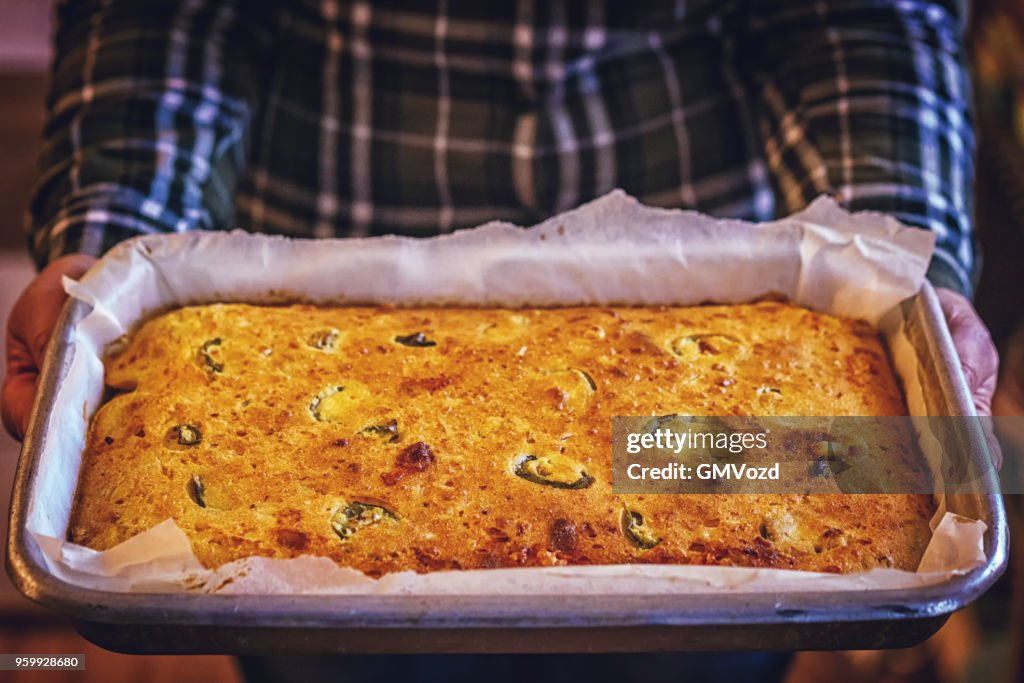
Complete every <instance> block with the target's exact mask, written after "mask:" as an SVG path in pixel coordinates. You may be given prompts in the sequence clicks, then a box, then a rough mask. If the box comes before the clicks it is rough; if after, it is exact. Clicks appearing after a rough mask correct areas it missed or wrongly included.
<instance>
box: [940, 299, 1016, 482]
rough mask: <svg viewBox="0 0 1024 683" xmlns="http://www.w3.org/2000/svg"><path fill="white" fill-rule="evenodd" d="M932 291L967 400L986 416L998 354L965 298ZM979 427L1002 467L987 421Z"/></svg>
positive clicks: (996, 463)
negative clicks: (968, 393) (968, 392)
mask: <svg viewBox="0 0 1024 683" xmlns="http://www.w3.org/2000/svg"><path fill="white" fill-rule="evenodd" d="M935 291H936V293H937V294H938V295H939V303H940V304H942V312H943V313H944V314H945V316H946V323H947V324H948V325H949V332H950V335H952V337H953V346H954V347H955V348H956V352H957V355H958V356H960V365H962V366H963V369H964V376H965V377H966V378H967V387H968V388H969V389H970V390H971V398H973V399H974V407H975V408H976V409H977V411H978V414H979V415H982V416H990V415H992V396H993V394H994V393H995V390H996V382H997V381H998V379H999V353H998V352H997V351H996V345H995V344H994V343H993V342H992V335H991V334H989V331H988V328H987V327H985V323H983V322H982V321H981V318H980V317H978V313H977V311H975V310H974V306H972V305H971V302H970V301H968V300H967V299H966V298H965V297H963V296H962V295H960V294H957V293H956V292H954V291H953V290H951V289H944V288H942V287H938V288H936V290H935ZM983 426H984V428H985V432H986V434H985V435H986V437H987V438H988V442H989V451H990V452H991V453H992V458H993V461H994V463H995V466H996V468H999V467H1000V466H1001V465H1002V464H1003V456H1002V451H1001V450H1000V448H999V442H998V441H997V440H996V438H995V435H994V433H993V432H992V424H991V421H989V420H984V421H983Z"/></svg>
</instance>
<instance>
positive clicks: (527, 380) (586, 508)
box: [68, 302, 934, 576]
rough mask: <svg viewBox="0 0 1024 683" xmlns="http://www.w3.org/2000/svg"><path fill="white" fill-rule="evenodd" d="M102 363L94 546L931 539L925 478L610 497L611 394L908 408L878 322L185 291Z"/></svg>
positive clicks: (375, 564) (330, 550)
mask: <svg viewBox="0 0 1024 683" xmlns="http://www.w3.org/2000/svg"><path fill="white" fill-rule="evenodd" d="M106 381H107V384H108V385H109V386H110V387H111V388H112V389H113V390H114V392H113V393H114V396H113V397H112V398H111V399H110V400H109V401H107V402H106V403H105V404H104V405H103V406H102V407H101V409H100V410H99V411H98V412H97V414H96V416H95V418H94V419H93V422H92V424H91V427H90V430H89V434H88V442H87V447H86V450H85V453H84V456H83V463H82V469H81V475H80V480H79V489H78V494H77V497H76V503H75V506H74V510H73V513H72V518H71V523H70V526H69V532H68V533H69V537H70V540H72V541H74V542H76V543H80V544H83V545H86V546H88V547H91V548H95V549H98V550H103V549H106V548H110V547H111V546H113V545H116V544H117V543H119V542H122V541H124V540H126V539H128V538H129V537H131V536H133V535H135V534H138V533H140V532H142V531H144V530H146V529H149V528H150V527H152V526H154V525H156V524H158V523H160V522H161V521H163V520H165V519H167V518H173V519H174V520H175V521H176V522H177V524H178V525H179V526H180V527H181V528H182V529H183V530H184V531H185V532H186V533H187V534H188V536H189V538H190V539H191V541H192V544H193V548H194V551H195V554H196V555H197V556H198V558H199V560H200V561H201V562H202V563H203V564H204V565H207V566H209V567H214V566H218V565H220V564H223V563H225V562H229V561H231V560H236V559H239V558H242V557H246V556H249V555H263V556H269V557H278V558H284V557H295V556H299V555H303V554H313V555H323V556H327V557H330V558H332V559H333V560H335V561H336V562H338V563H339V564H341V565H344V566H348V567H354V568H357V569H359V570H361V571H363V572H365V573H367V574H369V575H371V576H379V575H382V574H384V573H387V572H395V571H401V570H415V571H419V572H426V571H433V570H440V569H471V568H487V567H512V566H539V565H557V564H613V563H689V564H728V565H744V566H759V567H777V568H792V569H805V570H816V571H829V572H850V571H858V570H864V569H870V568H874V567H898V568H903V569H914V568H916V565H917V562H918V560H919V559H920V557H921V554H922V552H923V549H924V547H925V545H926V543H927V541H928V539H929V537H930V532H929V528H928V520H929V518H930V517H931V515H932V512H933V509H934V508H933V503H932V499H931V497H930V496H912V495H790V496H783V495H640V494H637V495H615V494H613V493H612V489H611V486H612V483H611V457H610V442H611V434H610V424H611V418H612V416H615V415H671V414H684V415H685V414H691V415H902V414H905V410H906V408H905V404H904V401H903V398H902V395H901V391H900V388H899V387H898V385H897V383H896V381H895V378H894V376H893V372H892V369H891V367H890V364H889V360H888V357H887V354H886V350H885V348H884V346H883V343H882V341H881V339H880V338H879V336H878V334H877V333H876V331H875V330H874V329H873V328H871V326H869V325H867V324H865V323H863V322H860V321H855V320H845V319H841V318H838V317H833V316H829V315H823V314H820V313H815V312H812V311H809V310H806V309H802V308H799V307H796V306H793V305H789V304H785V303H780V302H761V303H755V304H749V305H734V306H701V307H692V308H628V307H621V308H596V307H595V308H562V309H523V310H505V309H459V308H431V309H399V308H388V307H385V308H371V307H351V308H329V307H314V306H303V305H295V306H283V307H273V306H253V305H242V304H217V305H206V306H195V307H188V308H182V309H179V310H175V311H172V312H169V313H166V314H164V315H161V316H159V317H156V318H154V319H152V320H150V321H148V322H146V323H145V324H143V325H142V326H141V327H140V328H139V329H138V330H137V331H135V332H134V333H133V334H132V335H130V336H129V337H128V338H127V339H125V340H123V343H120V344H118V345H117V348H114V349H111V352H110V354H109V355H108V357H107V359H106ZM634 513H636V514H638V515H640V517H639V518H635V517H634V516H633V515H634ZM630 520H633V521H635V522H637V523H642V525H643V533H632V532H631V530H630V529H629V528H627V527H629V526H630ZM632 531H637V530H636V529H633V530H632Z"/></svg>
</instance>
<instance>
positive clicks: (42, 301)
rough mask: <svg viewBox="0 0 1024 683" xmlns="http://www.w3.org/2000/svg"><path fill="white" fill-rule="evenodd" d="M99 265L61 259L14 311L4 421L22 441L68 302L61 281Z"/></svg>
mask: <svg viewBox="0 0 1024 683" xmlns="http://www.w3.org/2000/svg"><path fill="white" fill-rule="evenodd" d="M95 262H96V259H95V258H93V257H92V256H86V255H84V254H70V255H68V256H63V257H61V258H59V259H57V260H56V261H54V262H53V263H51V264H50V265H48V266H47V267H46V268H44V269H43V271H42V272H40V273H39V275H37V276H36V278H35V279H34V280H33V281H32V282H31V283H30V284H29V286H28V287H26V288H25V291H24V292H22V293H21V296H20V297H19V298H18V301H17V302H15V304H14V308H12V309H11V315H10V317H9V318H8V319H7V375H6V376H5V377H4V387H3V420H4V428H5V429H6V430H7V431H8V432H9V433H10V434H11V436H13V437H14V438H15V439H18V440H19V441H20V440H21V439H22V438H24V436H25V432H26V431H27V430H28V416H29V413H30V412H31V411H32V401H33V399H34V398H35V395H36V383H37V382H38V380H39V369H40V367H41V366H42V364H43V355H44V354H45V352H46V345H47V344H48V343H49V341H50V336H51V335H52V333H53V328H54V326H55V325H56V324H57V317H58V316H59V315H60V310H61V307H62V306H63V305H64V300H65V299H66V298H67V294H65V293H64V287H63V286H62V285H61V278H62V277H63V276H65V275H67V276H68V277H72V278H78V277H81V276H82V275H83V274H84V273H85V271H87V270H89V268H90V267H91V266H92V264H93V263H95Z"/></svg>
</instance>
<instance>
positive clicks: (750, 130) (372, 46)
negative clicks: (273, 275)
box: [29, 0, 976, 293]
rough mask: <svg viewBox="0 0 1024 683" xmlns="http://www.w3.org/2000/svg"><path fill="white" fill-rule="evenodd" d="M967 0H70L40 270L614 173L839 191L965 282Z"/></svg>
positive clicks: (530, 196) (742, 203) (403, 223)
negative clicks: (934, 245) (924, 243)
mask: <svg viewBox="0 0 1024 683" xmlns="http://www.w3.org/2000/svg"><path fill="white" fill-rule="evenodd" d="M962 22H963V18H962V16H961V13H960V11H959V10H958V8H957V6H956V3H948V4H944V3H941V2H924V1H920V0H902V1H894V2H889V1H882V0H828V1H827V2H825V1H824V0H822V1H819V2H811V1H806V0H788V1H786V0H772V1H767V0H765V1H762V0H732V1H728V2H708V1H707V0H690V1H687V2H683V1H678V2H667V3H645V2H613V1H611V0H606V1H604V2H597V1H594V2H585V1H580V2H574V1H570V0H552V1H550V2H543V1H540V0H519V1H517V2H470V1H463V0H437V1H436V2H423V1H421V2H372V3H371V2H342V0H320V1H316V0H293V1H292V2H283V1H282V2H265V1H261V0H244V1H243V0H235V1H227V0H223V1H219V2H214V1H212V0H147V2H133V1H131V0H90V1H86V0H80V1H79V0H70V1H65V2H62V3H60V5H59V7H58V30H57V35H56V60H55V64H54V68H53V86H52V92H51V95H50V99H49V118H48V122H47V125H46V131H45V137H46V140H45V148H44V152H43V156H42V175H41V178H40V182H39V185H38V188H37V192H36V194H35V196H34V200H33V202H32V205H31V210H30V216H29V224H30V226H29V227H30V231H31V237H30V239H31V245H32V249H33V252H34V254H35V256H36V258H37V260H38V262H39V263H40V264H44V263H46V262H47V261H49V260H51V259H53V258H55V257H57V256H59V255H61V254H65V253H69V252H88V253H92V254H99V253H101V252H103V251H105V250H106V249H108V248H109V247H111V246H112V245H113V244H115V243H117V242H118V241H120V240H123V239H125V238H127V237H130V236H134V235H138V234H141V233H152V232H169V231H181V230H191V229H197V228H202V229H224V228H229V227H233V226H241V227H243V228H246V229H248V230H252V231H258V232H270V233H280V234H286V235H293V236H305V237H327V236H356V235H378V234H385V233H397V234H404V235H434V234H438V233H443V232H447V231H450V230H455V229H458V228H461V227H466V226H472V225H476V224H478V223H481V222H484V221H487V220H490V219H506V220H510V221H515V222H517V223H521V224H530V223H534V222H536V221H539V220H541V219H543V218H545V217H547V216H549V215H551V214H553V213H556V212H558V211H562V210H565V209H569V208H571V207H573V206H576V205H578V204H580V203H581V202H584V201H586V200H589V199H592V198H594V197H596V196H599V195H601V194H603V193H605V192H607V191H608V190H611V189H612V188H615V187H621V188H624V189H625V190H626V191H628V192H629V193H631V194H633V195H635V196H636V197H638V198H640V199H641V200H642V201H643V202H645V203H647V204H652V205H658V206H671V207H683V208H691V209H697V210H699V211H704V212H707V213H710V214H713V215H716V216H731V217H738V218H744V219H749V220H765V219H770V218H773V217H776V216H778V215H783V214H786V213H789V212H792V211H795V210H797V209H800V208H802V207H803V206H804V205H805V204H806V203H807V202H808V201H809V200H810V199H812V198H813V197H815V196H817V195H819V194H821V193H832V194H834V195H835V196H837V197H839V198H840V199H841V201H842V202H843V203H844V204H845V205H847V206H849V207H851V208H853V209H874V210H879V211H884V212H887V213H890V214H892V215H894V216H896V217H897V218H899V219H901V220H903V221H904V222H907V223H910V224H915V225H919V226H922V227H925V228H928V229H930V230H933V231H934V232H935V233H936V234H937V235H938V241H939V251H938V254H937V256H936V258H935V261H934V263H933V264H932V269H931V271H930V275H931V277H932V279H933V281H935V282H937V283H939V284H942V285H945V286H949V287H952V288H955V289H958V290H960V291H964V292H967V293H970V292H971V280H972V277H973V275H974V274H975V272H976V259H975V255H974V245H973V240H972V235H971V211H972V207H971V183H972V178H973V166H972V154H973V149H974V139H973V135H972V129H971V123H970V112H969V105H968V103H969V100H970V94H969V83H968V79H967V76H966V73H965V68H964V54H963V46H962V40H961V32H962V29H963V25H962Z"/></svg>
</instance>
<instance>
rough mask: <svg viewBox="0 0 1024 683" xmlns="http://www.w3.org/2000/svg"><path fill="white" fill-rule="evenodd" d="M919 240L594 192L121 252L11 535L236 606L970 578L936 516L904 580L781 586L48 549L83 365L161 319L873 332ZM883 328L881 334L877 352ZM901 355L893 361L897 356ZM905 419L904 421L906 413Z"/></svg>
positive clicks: (694, 572) (894, 574) (830, 217)
mask: <svg viewBox="0 0 1024 683" xmlns="http://www.w3.org/2000/svg"><path fill="white" fill-rule="evenodd" d="M933 248H934V236H933V235H932V234H931V233H929V232H926V231H923V230H917V229H912V228H907V227H905V226H902V225H901V224H899V223H898V222H897V221H895V220H893V219H892V218H889V217H886V216H884V215H881V214H873V213H858V214H849V213H847V212H845V211H843V210H842V209H840V208H839V207H838V206H837V205H836V204H835V202H833V201H832V200H830V199H828V198H824V197H823V198H819V199H818V200H816V201H815V202H813V203H812V204H811V205H810V206H809V207H808V208H807V209H806V210H804V211H802V212H800V213H798V214H795V215H793V216H790V217H789V218H785V219H782V220H779V221H775V222H771V223H764V224H757V225H755V224H751V223H746V222H743V221H736V220H718V219H714V218H710V217H708V216H704V215H701V214H698V213H695V212H683V211H674V210H664V209H654V208H650V207H645V206H642V205H641V204H640V203H639V202H637V201H636V200H635V199H633V198H631V197H629V196H628V195H626V194H625V193H623V192H621V191H615V192H612V193H610V194H608V195H606V196H604V197H602V198H600V199H598V200H595V201H593V202H591V203H590V204H587V205H585V206H582V207H580V208H578V209H575V210H573V211H570V212H567V213H565V214H562V215H560V216H556V217H555V218H552V219H550V220H548V221H545V222H544V223H542V224H540V225H537V226H535V227H533V228H528V229H522V228H519V227H516V226H512V225H510V224H507V223H491V224H487V225H484V226H481V227H479V228H475V229H473V230H465V231H460V232H458V233H455V234H452V235H444V236H441V237H436V238H430V239H419V240H417V239H411V238H402V237H379V238H367V239H347V240H318V241H315V242H314V241H308V240H290V239H287V238H282V237H271V236H265V235H250V234H247V233H243V232H240V231H234V232H231V233H201V232H194V233H186V234H181V235H173V236H147V237H142V238H138V239H135V240H131V241H129V242H125V243H123V244H121V245H119V246H118V247H116V248H115V249H114V250H112V251H111V252H110V253H109V254H108V255H107V256H106V257H104V258H103V260H102V261H101V263H100V265H99V267H97V268H95V269H94V270H92V271H91V272H90V273H89V274H88V275H86V276H85V277H84V278H83V279H82V280H81V281H80V282H73V281H70V280H68V281H66V282H65V287H66V289H67V291H68V292H69V293H70V294H71V296H73V297H75V298H77V299H80V300H82V301H85V302H87V303H89V304H91V305H92V307H93V310H92V312H91V313H90V314H89V315H87V316H86V317H85V318H84V319H83V320H82V321H81V322H80V323H79V325H78V326H77V329H76V330H75V333H74V337H73V344H74V359H73V361H72V364H71V367H70V368H69V370H68V374H67V377H66V379H65V381H64V382H63V384H62V385H61V386H60V388H59V389H58V391H57V395H56V397H55V400H54V404H53V407H52V411H51V413H50V418H49V424H48V425H47V432H46V436H45V438H44V440H43V448H42V452H41V455H40V464H39V477H38V479H37V491H36V494H35V496H34V497H33V499H32V501H31V503H30V506H29V514H28V529H29V531H30V533H31V534H32V535H33V537H34V538H35V540H36V541H37V542H38V543H39V545H40V547H41V548H42V550H43V553H44V556H45V559H46V562H47V565H48V567H49V569H50V571H52V572H53V573H54V574H55V575H57V576H58V577H59V578H61V579H64V580H66V581H69V582H71V583H74V584H77V585H80V586H84V587H89V588H95V589H103V590H112V591H127V592H180V591H186V590H188V591H205V592H219V593H248V594H280V593H287V594H415V595H471V594H483V595H495V594H522V593H530V594H533V595H537V594H552V595H554V594H652V593H663V592H672V593H678V592H751V591H759V592H761V591H787V590H798V591H807V590H824V589H828V590H865V589H871V588H908V587H912V586H918V585H925V584H931V583H938V582H941V581H943V580H946V579H947V578H949V576H950V575H952V574H959V573H964V572H966V571H969V570H970V569H972V568H974V567H976V566H978V565H980V564H982V563H984V561H985V555H984V551H983V545H982V542H983V534H984V532H985V530H986V525H985V524H984V523H983V522H981V521H977V520H967V519H965V518H963V517H959V516H957V515H953V514H951V513H946V512H944V511H943V509H942V506H940V511H939V512H938V513H936V516H935V518H934V519H933V520H932V527H933V530H934V531H933V536H932V539H931V542H930V543H929V546H928V548H927V550H926V552H925V555H924V557H923V559H922V561H921V565H920V567H919V570H918V571H917V572H907V571H899V570H892V569H878V570H873V571H869V572H864V573H860V574H853V575H845V576H839V575H834V574H819V573H813V572H796V571H788V570H771V569H768V570H766V569H751V568H736V567H704V566H650V565H609V566H586V567H547V568H521V569H490V570H473V571H455V572H436V573H432V574H415V573H413V572H403V573H399V574H392V575H387V576H385V577H383V578H381V579H371V578H368V577H366V576H365V575H363V574H361V573H360V572H357V571H355V570H352V569H347V568H342V567H339V566H337V565H335V564H334V563H333V562H332V561H331V560H329V559H326V558H322V557H308V556H307V557H301V558H297V559H292V560H272V559H267V558H259V557H250V558H245V559H242V560H239V561H237V562H232V563H230V564H227V565H224V566H222V567H220V568H219V569H217V570H207V569H205V568H203V567H202V566H201V565H200V564H199V562H198V560H197V559H196V558H195V556H194V555H193V554H192V552H191V548H190V546H189V542H188V539H187V537H186V536H185V534H184V532H182V531H181V529H179V528H178V527H177V526H176V525H175V524H174V523H173V521H171V520H167V521H165V522H163V523H162V524H160V525H158V526H156V527H154V528H153V529H150V530H149V531H147V532H145V533H142V534H139V535H138V536H136V537H134V538H131V539H129V540H128V541H126V542H124V543H122V544H121V545H119V546H117V547H115V548H112V549H110V550H107V551H105V552H97V551H94V550H91V549H88V548H85V547H82V546H78V545H74V544H72V543H69V542H66V541H64V540H63V539H64V538H65V530H66V528H67V523H68V518H69V515H70V508H71V505H72V501H73V499H74V491H75V486H76V483H77V472H78V467H79V461H80V458H81V451H82V448H83V443H84V438H85V431H86V428H87V422H86V417H87V416H91V415H92V414H93V413H94V412H95V410H96V409H97V408H98V406H99V403H100V400H101V397H102V393H103V365H102V361H101V356H102V351H103V349H104V348H105V347H106V345H107V344H109V343H110V342H112V341H113V340H115V339H117V338H118V337H120V336H121V335H123V334H124V333H125V332H127V331H128V330H129V329H130V328H131V327H132V325H133V324H134V323H135V322H137V321H138V320H140V319H143V318H145V317H146V316H147V315H151V314H153V312H155V311H157V310H161V309H166V308H172V307H175V306H181V305H185V304H192V303H200V302H210V301H224V300H232V301H269V300H289V299H295V298H302V299H304V300H307V301H311V302H315V303H377V302H392V303H396V304H400V305H401V304H405V305H414V304H441V305H443V304H451V305H455V304H470V305H472V304H481V305H482V304H488V305H498V306H520V305H568V304H588V303H589V304H613V303H621V304H637V305H642V304H678V305H688V304H698V303H701V302H705V301H716V302H723V303H728V302H745V301H749V300H751V299H755V298H757V297H760V296H763V295H766V294H770V293H782V294H785V295H786V296H788V297H789V298H790V299H791V300H792V301H794V302H795V303H798V304H801V305H804V306H808V307H810V308H814V309H816V310H820V311H825V312H830V313H835V314H842V315H848V316H856V317H861V318H864V319H866V320H868V321H869V322H872V323H876V324H880V325H882V327H883V330H885V323H884V321H883V318H886V319H887V320H888V319H891V318H892V317H893V316H886V314H887V313H889V312H890V311H892V310H893V309H894V308H895V307H896V306H897V305H898V304H899V303H900V302H901V301H902V300H903V299H905V298H907V297H909V296H912V295H914V294H916V293H917V292H918V290H919V289H920V287H921V284H922V282H923V280H924V273H925V270H926V268H927V265H928V261H929V258H930V256H931V253H932V250H933ZM899 328H900V325H897V326H896V329H889V330H885V332H886V334H887V336H889V337H890V342H891V343H892V342H894V341H899V340H900V338H901V337H902V333H901V330H900V329H899ZM904 348H906V346H905V345H904ZM894 363H895V364H896V370H897V373H898V374H899V375H900V377H901V379H902V380H903V382H904V384H905V385H906V388H907V396H908V402H909V403H910V410H911V414H922V415H923V414H926V412H924V406H923V403H922V399H921V391H920V385H919V382H918V379H917V366H916V357H914V356H913V355H912V354H906V353H900V354H897V355H896V356H895V358H894ZM915 404H916V405H915Z"/></svg>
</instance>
